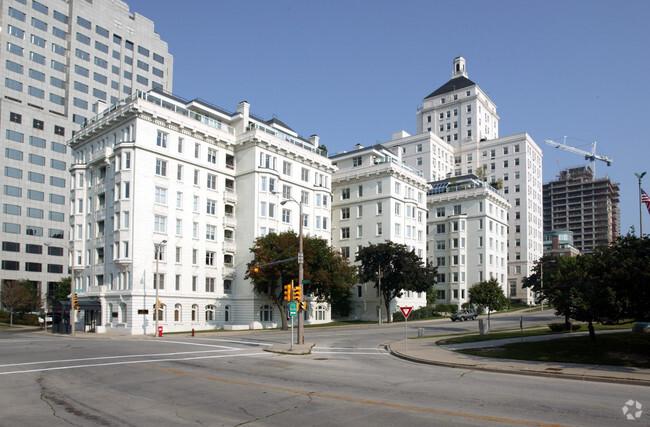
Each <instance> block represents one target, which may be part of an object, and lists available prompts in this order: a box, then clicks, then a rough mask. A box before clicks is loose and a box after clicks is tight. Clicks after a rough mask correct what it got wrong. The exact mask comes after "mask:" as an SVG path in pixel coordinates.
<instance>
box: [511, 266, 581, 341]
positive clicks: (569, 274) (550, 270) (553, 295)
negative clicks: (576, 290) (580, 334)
mask: <svg viewBox="0 0 650 427" xmlns="http://www.w3.org/2000/svg"><path fill="white" fill-rule="evenodd" d="M575 264H576V261H575V258H572V257H552V256H545V257H543V258H540V259H539V261H537V263H536V264H535V267H533V272H532V274H531V275H530V276H528V277H526V278H524V280H523V283H522V288H531V289H532V290H533V292H535V294H536V295H537V297H538V298H539V299H540V300H547V301H548V302H549V303H550V304H551V305H552V306H553V307H555V314H557V315H563V316H564V323H565V327H566V328H567V329H569V328H570V327H571V323H570V322H571V318H572V317H573V299H572V296H571V294H572V284H573V283H575V282H576V281H579V280H581V279H580V276H581V272H580V271H579V270H578V269H576V268H575ZM542 273H544V277H543V278H542Z"/></svg>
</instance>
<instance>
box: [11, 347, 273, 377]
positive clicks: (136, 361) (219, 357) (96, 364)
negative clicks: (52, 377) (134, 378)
mask: <svg viewBox="0 0 650 427" xmlns="http://www.w3.org/2000/svg"><path fill="white" fill-rule="evenodd" d="M266 355H271V353H263V352H260V353H240V354H217V355H212V356H196V357H182V358H174V359H150V360H149V359H143V360H130V361H128V360H125V361H122V362H107V363H90V364H87V365H70V366H55V367H51V368H40V369H25V370H22V371H8V372H0V375H13V374H29V373H34V372H46V371H60V370H66V369H79V368H94V367H101V366H114V365H141V364H147V363H158V362H178V361H183V360H199V359H221V358H225V357H240V356H241V357H245V356H266Z"/></svg>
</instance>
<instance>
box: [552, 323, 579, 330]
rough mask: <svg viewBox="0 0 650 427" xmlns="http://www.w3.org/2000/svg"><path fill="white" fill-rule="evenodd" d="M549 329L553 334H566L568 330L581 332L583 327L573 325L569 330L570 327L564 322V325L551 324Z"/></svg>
mask: <svg viewBox="0 0 650 427" xmlns="http://www.w3.org/2000/svg"><path fill="white" fill-rule="evenodd" d="M548 327H549V329H550V330H551V331H553V332H566V331H568V330H572V331H577V330H580V328H581V327H582V325H572V326H571V329H569V326H568V325H567V324H566V323H564V322H562V323H549V324H548Z"/></svg>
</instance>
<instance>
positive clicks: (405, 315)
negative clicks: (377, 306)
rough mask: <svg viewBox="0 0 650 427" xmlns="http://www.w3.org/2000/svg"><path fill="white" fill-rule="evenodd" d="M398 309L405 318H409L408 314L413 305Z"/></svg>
mask: <svg viewBox="0 0 650 427" xmlns="http://www.w3.org/2000/svg"><path fill="white" fill-rule="evenodd" d="M399 309H400V310H402V314H403V315H404V318H405V319H408V318H409V314H411V310H413V307H400V308H399Z"/></svg>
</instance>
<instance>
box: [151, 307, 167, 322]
mask: <svg viewBox="0 0 650 427" xmlns="http://www.w3.org/2000/svg"><path fill="white" fill-rule="evenodd" d="M152 308H153V310H152V311H151V312H152V313H154V315H153V320H154V321H155V320H156V314H155V313H156V304H154V305H153V307H152ZM166 309H167V306H166V305H165V304H162V305H161V306H160V308H159V309H158V321H159V322H162V321H164V320H165V311H166Z"/></svg>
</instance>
